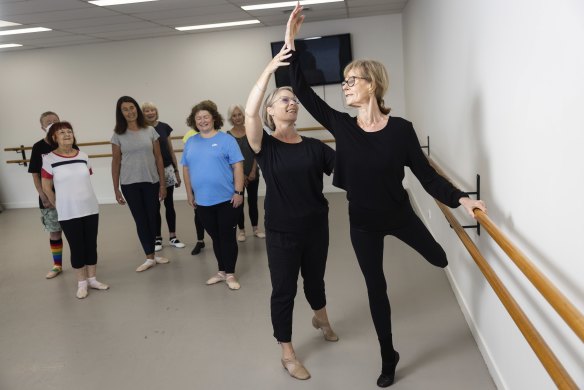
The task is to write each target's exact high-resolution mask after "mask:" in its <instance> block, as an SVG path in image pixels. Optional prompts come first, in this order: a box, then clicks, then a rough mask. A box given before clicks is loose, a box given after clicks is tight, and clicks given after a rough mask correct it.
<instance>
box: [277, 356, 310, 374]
mask: <svg viewBox="0 0 584 390" xmlns="http://www.w3.org/2000/svg"><path fill="white" fill-rule="evenodd" d="M281 362H282V366H283V367H284V369H286V371H288V374H290V376H291V377H292V378H296V379H300V380H306V379H309V378H310V373H309V372H308V370H307V369H306V368H305V367H304V366H303V365H302V363H300V362H299V361H298V359H296V356H294V357H292V358H288V359H281Z"/></svg>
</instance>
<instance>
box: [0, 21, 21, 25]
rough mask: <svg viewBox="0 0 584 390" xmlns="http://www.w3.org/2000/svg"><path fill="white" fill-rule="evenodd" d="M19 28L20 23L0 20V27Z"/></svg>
mask: <svg viewBox="0 0 584 390" xmlns="http://www.w3.org/2000/svg"><path fill="white" fill-rule="evenodd" d="M11 26H20V23H13V22H7V21H5V20H0V27H11Z"/></svg>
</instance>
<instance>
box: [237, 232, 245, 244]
mask: <svg viewBox="0 0 584 390" xmlns="http://www.w3.org/2000/svg"><path fill="white" fill-rule="evenodd" d="M237 241H239V242H244V241H245V230H238V231H237Z"/></svg>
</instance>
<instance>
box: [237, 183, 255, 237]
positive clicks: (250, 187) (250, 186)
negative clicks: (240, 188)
mask: <svg viewBox="0 0 584 390" xmlns="http://www.w3.org/2000/svg"><path fill="white" fill-rule="evenodd" d="M259 185H260V180H259V178H257V179H255V180H254V181H250V182H249V183H247V187H245V189H244V191H246V192H247V209H248V210H249V219H250V220H251V226H258V187H259ZM244 221H245V215H244V213H243V203H242V204H241V213H240V214H239V221H237V226H239V228H240V229H242V230H243V229H244V227H245V222H244Z"/></svg>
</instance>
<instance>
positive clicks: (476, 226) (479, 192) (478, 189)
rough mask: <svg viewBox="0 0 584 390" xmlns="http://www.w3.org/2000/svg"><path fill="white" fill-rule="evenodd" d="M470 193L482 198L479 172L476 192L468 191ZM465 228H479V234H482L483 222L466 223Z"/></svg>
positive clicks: (478, 198)
mask: <svg viewBox="0 0 584 390" xmlns="http://www.w3.org/2000/svg"><path fill="white" fill-rule="evenodd" d="M467 194H469V195H476V198H477V200H480V199H481V175H478V174H477V190H476V191H475V192H467ZM462 227H463V228H464V229H477V234H478V235H479V236H480V235H481V224H480V223H478V221H477V223H476V225H466V226H462Z"/></svg>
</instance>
